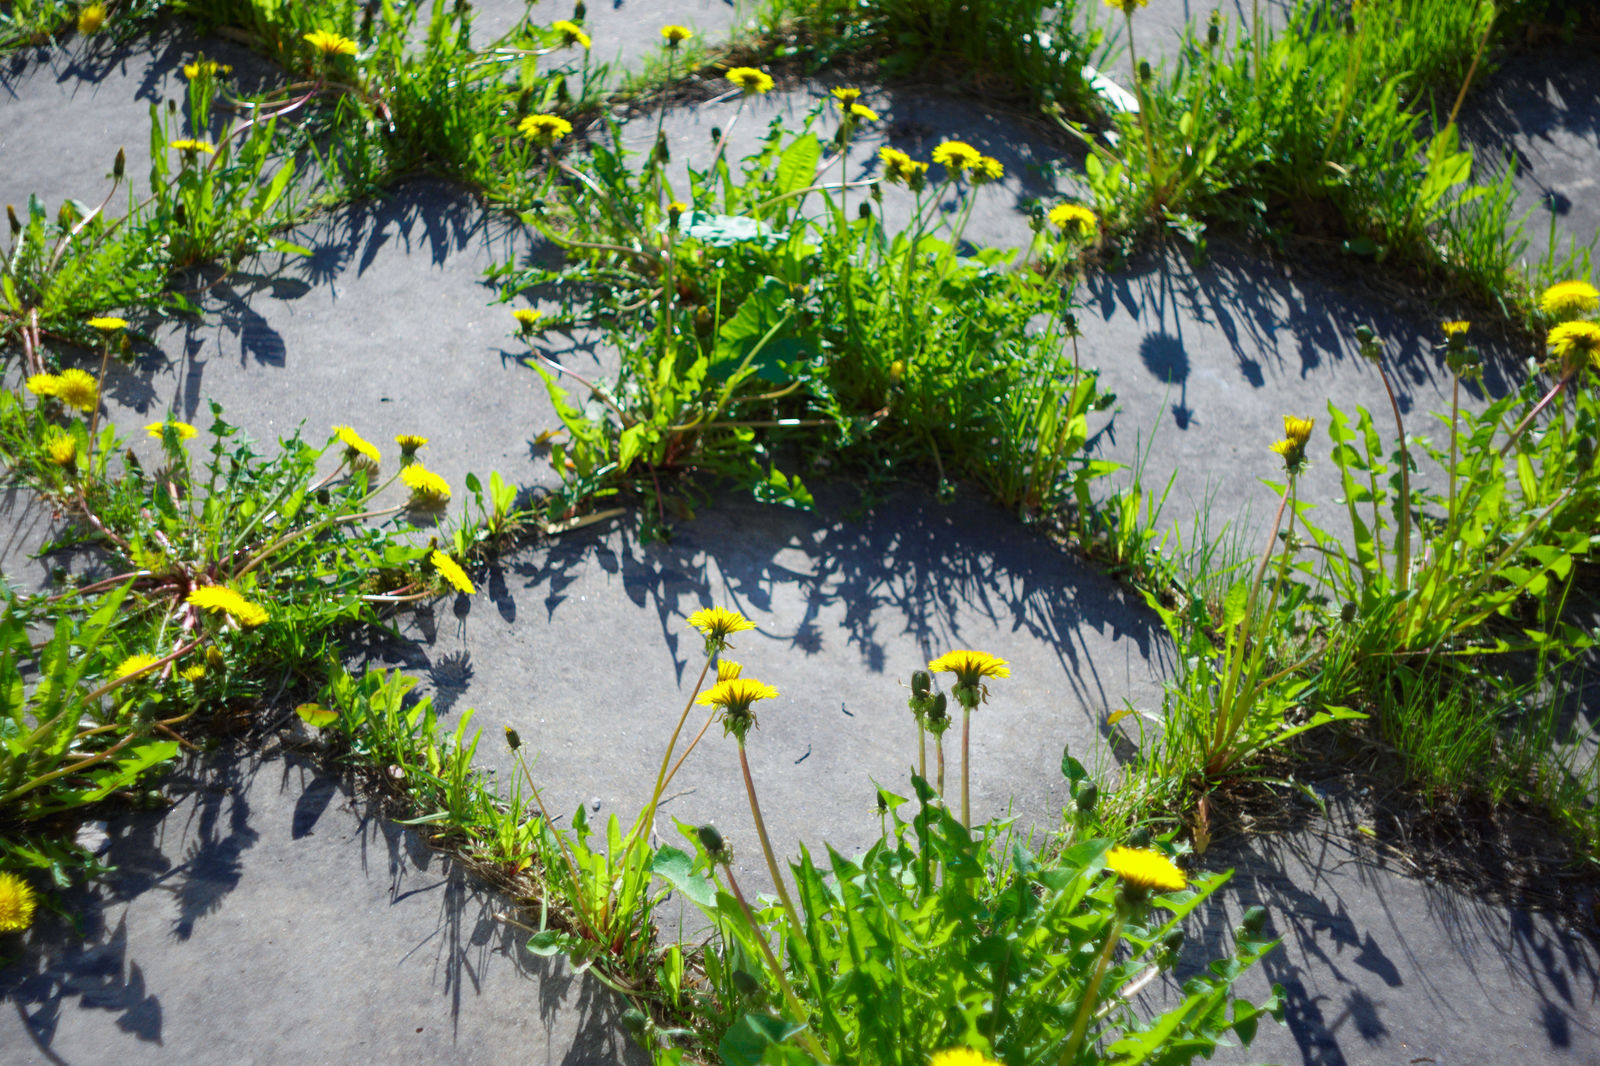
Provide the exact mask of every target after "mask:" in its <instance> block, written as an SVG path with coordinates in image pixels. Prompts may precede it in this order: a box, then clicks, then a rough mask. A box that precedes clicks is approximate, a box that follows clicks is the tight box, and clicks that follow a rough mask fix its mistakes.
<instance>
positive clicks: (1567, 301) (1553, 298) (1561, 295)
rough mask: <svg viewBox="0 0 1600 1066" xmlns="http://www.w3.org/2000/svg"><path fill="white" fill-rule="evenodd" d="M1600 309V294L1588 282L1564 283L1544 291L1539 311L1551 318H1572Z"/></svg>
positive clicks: (1540, 299)
mask: <svg viewBox="0 0 1600 1066" xmlns="http://www.w3.org/2000/svg"><path fill="white" fill-rule="evenodd" d="M1596 308H1600V292H1597V291H1596V290H1595V287H1594V286H1593V285H1590V284H1589V283H1588V282H1587V281H1563V282H1559V283H1557V284H1555V285H1552V286H1550V287H1549V288H1548V289H1546V290H1544V294H1543V295H1542V296H1540V297H1539V310H1541V311H1543V312H1544V313H1545V314H1547V315H1549V316H1550V317H1551V318H1571V317H1573V316H1574V315H1582V314H1587V313H1588V312H1590V311H1593V310H1595V309H1596Z"/></svg>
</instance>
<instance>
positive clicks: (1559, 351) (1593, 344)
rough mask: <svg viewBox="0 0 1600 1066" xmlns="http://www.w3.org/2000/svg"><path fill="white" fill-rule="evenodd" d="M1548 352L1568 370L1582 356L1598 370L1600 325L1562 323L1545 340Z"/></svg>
mask: <svg viewBox="0 0 1600 1066" xmlns="http://www.w3.org/2000/svg"><path fill="white" fill-rule="evenodd" d="M1545 343H1546V344H1548V345H1549V346H1550V350H1551V351H1552V352H1554V353H1556V355H1557V356H1559V357H1560V359H1561V361H1562V362H1563V363H1565V364H1566V365H1567V366H1568V367H1569V368H1573V367H1576V366H1577V364H1578V361H1579V360H1581V359H1582V358H1583V357H1584V356H1588V357H1589V361H1590V362H1591V363H1592V364H1593V365H1594V366H1595V367H1596V369H1600V325H1596V324H1595V323H1593V322H1563V323H1561V325H1559V326H1557V327H1555V328H1554V329H1552V330H1551V331H1550V333H1549V335H1548V336H1547V337H1546V338H1545Z"/></svg>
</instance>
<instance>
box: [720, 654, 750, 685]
mask: <svg viewBox="0 0 1600 1066" xmlns="http://www.w3.org/2000/svg"><path fill="white" fill-rule="evenodd" d="M743 672H744V667H743V666H741V665H740V664H738V663H736V662H734V661H733V660H732V659H718V660H717V682H718V683H719V684H720V683H721V682H723V681H732V680H733V679H734V678H736V677H738V676H739V675H740V674H741V673H743Z"/></svg>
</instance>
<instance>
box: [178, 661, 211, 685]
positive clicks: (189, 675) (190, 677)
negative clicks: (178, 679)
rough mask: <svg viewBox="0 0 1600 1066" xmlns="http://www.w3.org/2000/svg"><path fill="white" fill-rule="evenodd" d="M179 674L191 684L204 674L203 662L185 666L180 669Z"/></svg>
mask: <svg viewBox="0 0 1600 1066" xmlns="http://www.w3.org/2000/svg"><path fill="white" fill-rule="evenodd" d="M180 674H181V676H182V677H183V679H184V680H185V681H187V682H189V683H190V684H191V685H192V684H194V683H196V682H198V681H199V680H200V679H201V678H203V677H205V676H206V668H205V664H204V663H195V664H194V665H193V666H185V667H184V668H183V669H182V670H181V671H180Z"/></svg>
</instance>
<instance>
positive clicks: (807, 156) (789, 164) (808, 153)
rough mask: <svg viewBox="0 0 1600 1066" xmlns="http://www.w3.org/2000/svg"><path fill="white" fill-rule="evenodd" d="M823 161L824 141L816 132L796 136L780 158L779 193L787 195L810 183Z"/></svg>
mask: <svg viewBox="0 0 1600 1066" xmlns="http://www.w3.org/2000/svg"><path fill="white" fill-rule="evenodd" d="M821 161H822V143H821V142H820V141H818V140H817V135H816V134H814V133H806V134H802V135H801V136H799V137H796V138H795V140H794V143H793V144H791V145H789V147H787V148H785V149H784V150H783V155H782V156H780V157H779V159H778V181H777V190H778V194H779V195H780V196H785V195H788V194H789V193H793V192H799V191H800V190H801V189H804V188H805V187H806V186H808V185H810V184H811V182H812V179H813V178H814V177H816V173H817V164H818V163H819V162H821Z"/></svg>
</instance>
